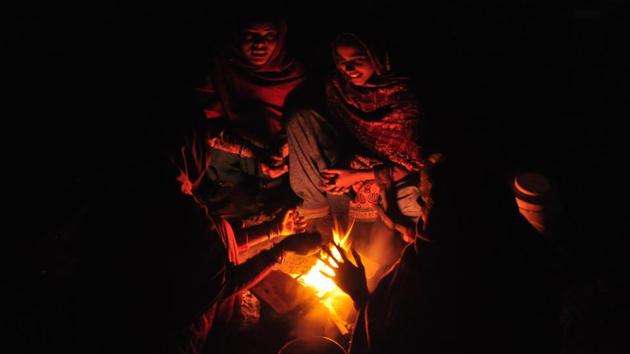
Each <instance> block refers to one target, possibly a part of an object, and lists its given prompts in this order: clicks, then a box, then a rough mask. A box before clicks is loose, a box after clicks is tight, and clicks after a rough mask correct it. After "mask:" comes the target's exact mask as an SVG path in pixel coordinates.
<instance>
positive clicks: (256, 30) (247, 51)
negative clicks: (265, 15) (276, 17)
mask: <svg viewBox="0 0 630 354" xmlns="http://www.w3.org/2000/svg"><path fill="white" fill-rule="evenodd" d="M240 36H241V37H240V48H241V51H242V53H243V56H244V57H245V59H247V61H249V62H250V63H251V64H253V65H255V66H263V65H265V64H266V63H267V62H268V61H269V58H271V54H273V51H274V50H275V49H276V47H277V46H278V29H277V28H276V27H275V26H274V25H273V24H271V23H267V22H261V23H252V24H250V25H248V26H247V27H245V28H244V29H243V30H242V31H241V33H240Z"/></svg>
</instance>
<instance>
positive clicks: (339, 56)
mask: <svg viewBox="0 0 630 354" xmlns="http://www.w3.org/2000/svg"><path fill="white" fill-rule="evenodd" d="M333 59H334V62H335V65H336V68H337V71H336V72H335V74H334V75H332V77H330V78H329V79H328V80H327V83H326V87H325V91H326V101H327V104H328V112H315V111H313V110H301V111H299V112H297V113H296V114H295V115H293V116H292V117H291V119H290V120H289V123H288V128H287V133H288V137H289V146H290V150H291V155H290V157H289V160H290V164H289V176H290V182H291V187H292V188H293V190H294V191H295V192H296V194H297V195H298V196H300V197H301V198H302V200H303V202H302V205H301V208H300V213H301V214H302V215H304V216H305V217H306V218H307V219H313V218H319V217H322V216H325V215H327V214H328V213H329V206H328V199H330V196H331V195H339V194H346V193H348V192H350V189H352V192H351V194H354V195H355V196H354V198H353V200H352V201H351V202H350V217H353V218H356V219H365V220H370V219H371V220H374V219H376V218H377V217H378V213H379V212H380V213H381V214H382V213H383V211H385V210H386V211H387V214H389V216H390V218H393V219H395V220H397V221H398V223H397V224H398V225H404V227H402V228H401V229H400V230H399V231H403V237H406V238H408V239H410V240H411V239H412V238H411V237H412V236H413V232H411V231H410V230H412V229H413V225H415V221H416V220H417V219H418V218H419V217H420V208H419V206H418V205H417V203H416V199H417V196H418V193H419V190H418V184H419V177H418V173H419V172H420V171H421V169H422V166H423V160H422V157H421V147H420V145H419V138H418V124H419V118H420V110H419V107H418V105H417V102H416V99H415V96H414V93H413V92H412V90H411V88H410V82H409V79H408V78H406V77H402V76H398V75H396V74H394V73H393V72H392V70H391V66H390V63H389V58H388V55H387V53H386V52H385V51H383V50H381V49H380V47H379V46H378V45H376V44H373V43H372V42H368V41H367V40H366V39H365V38H360V37H359V36H357V35H355V34H352V33H343V34H341V35H339V36H338V37H337V39H336V40H335V41H334V42H333ZM341 142H343V143H344V144H348V145H349V146H350V148H348V147H347V145H346V146H344V145H342V144H341ZM348 142H351V143H348ZM348 150H351V152H350V154H348V155H349V156H343V153H344V152H347V151H348ZM377 205H378V207H377ZM379 208H380V209H381V210H380V211H379ZM404 220H407V221H406V222H405V221H404Z"/></svg>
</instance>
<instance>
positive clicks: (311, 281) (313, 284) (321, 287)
mask: <svg viewBox="0 0 630 354" xmlns="http://www.w3.org/2000/svg"><path fill="white" fill-rule="evenodd" d="M335 224H336V223H335ZM353 226H354V222H353V223H352V224H351V225H350V227H348V230H347V231H346V232H345V234H344V235H343V237H342V236H341V235H340V232H339V228H338V227H337V225H335V229H334V230H333V240H334V242H335V243H336V244H337V245H339V246H340V247H341V248H342V249H343V250H346V251H347V250H349V249H350V242H349V236H350V232H351V231H352V227H353ZM328 247H329V249H330V252H331V253H332V254H333V255H334V256H335V258H337V259H341V255H340V254H339V251H337V249H336V248H335V246H334V245H333V244H332V243H330V244H329V245H328ZM320 256H321V257H322V258H324V259H328V258H330V257H329V256H328V254H326V253H325V252H324V251H321V252H320ZM332 263H333V264H335V265H336V264H337V263H336V262H335V260H334V259H333V260H332ZM322 272H324V273H326V274H330V275H334V274H335V272H334V270H333V269H332V268H330V267H329V266H328V265H326V264H325V263H324V262H322V261H321V260H320V259H318V260H317V263H315V265H314V266H313V267H312V268H311V269H310V270H309V271H308V272H307V273H306V274H303V275H299V276H298V277H297V280H298V281H299V282H300V283H301V284H302V285H304V286H307V287H310V288H312V289H313V290H315V295H317V297H318V298H319V301H320V302H321V303H322V304H323V305H324V306H325V307H326V308H327V309H328V310H329V312H330V313H331V315H332V317H333V320H334V321H335V324H336V325H337V327H339V329H340V330H341V332H342V333H344V334H345V333H347V329H346V328H345V323H344V324H342V323H341V322H344V321H342V320H341V319H340V318H339V315H338V314H337V312H338V311H336V310H335V308H337V309H339V306H341V305H342V303H345V304H347V303H351V301H352V300H350V299H349V296H348V295H346V293H344V292H343V291H342V290H341V289H339V287H337V285H336V284H335V283H334V282H333V281H332V280H331V279H330V278H327V277H326V276H324V275H323V274H322ZM342 327H343V328H342Z"/></svg>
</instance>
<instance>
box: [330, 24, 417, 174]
mask: <svg viewBox="0 0 630 354" xmlns="http://www.w3.org/2000/svg"><path fill="white" fill-rule="evenodd" d="M349 41H350V42H352V43H356V45H358V46H360V47H361V48H362V49H363V50H364V51H365V53H366V54H367V57H368V58H369V60H370V62H371V63H372V65H373V66H374V68H375V73H374V74H373V75H374V76H373V77H372V78H370V80H369V81H368V83H366V84H365V85H363V86H355V85H353V84H352V83H351V82H349V81H348V80H346V79H345V77H343V76H342V75H341V74H339V73H337V74H336V75H334V76H333V77H332V78H331V79H330V80H328V82H327V84H326V97H327V100H328V105H329V109H330V111H331V112H332V114H333V115H334V116H335V117H337V118H338V119H340V120H341V121H342V122H343V123H344V124H345V125H346V126H347V128H348V129H349V130H350V131H351V132H352V133H353V135H354V136H355V138H356V139H357V140H358V141H359V143H361V145H363V147H364V148H366V149H367V150H369V151H370V152H371V153H373V154H374V155H376V156H377V157H378V158H379V159H384V160H386V161H389V162H392V163H394V164H397V165H400V166H402V167H404V168H405V169H407V170H408V171H419V170H420V169H421V168H422V166H423V165H424V164H423V161H422V158H421V149H420V145H419V144H418V131H417V130H418V123H419V119H418V118H419V116H420V110H419V108H418V105H417V102H416V100H415V96H414V93H413V92H412V90H411V88H410V86H409V79H408V78H406V77H401V76H395V75H393V74H392V72H391V67H390V63H389V59H388V56H387V54H386V52H385V51H383V50H381V49H380V48H379V47H378V46H377V45H375V44H372V43H368V42H367V41H366V40H365V39H364V38H359V37H358V36H357V35H355V34H352V33H343V34H341V35H339V36H338V37H337V39H336V40H335V41H334V42H333V57H334V59H335V60H337V58H336V55H335V47H336V45H337V44H339V43H341V42H343V43H348V42H349Z"/></svg>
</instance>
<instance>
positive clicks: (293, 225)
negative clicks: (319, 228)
mask: <svg viewBox="0 0 630 354" xmlns="http://www.w3.org/2000/svg"><path fill="white" fill-rule="evenodd" d="M304 231H306V221H304V217H303V216H301V215H300V213H298V211H297V210H295V209H289V210H287V211H285V212H284V214H283V215H282V217H281V218H280V225H279V227H278V233H279V236H289V235H294V234H299V233H303V232H304Z"/></svg>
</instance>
